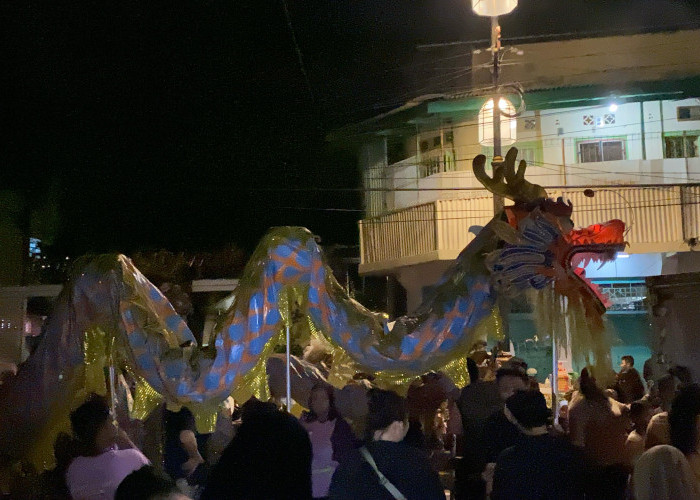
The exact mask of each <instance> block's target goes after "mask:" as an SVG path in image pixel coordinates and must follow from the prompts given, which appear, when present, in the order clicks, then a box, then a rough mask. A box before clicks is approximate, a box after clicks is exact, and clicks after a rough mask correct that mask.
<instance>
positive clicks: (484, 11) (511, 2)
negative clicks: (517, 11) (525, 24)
mask: <svg viewBox="0 0 700 500" xmlns="http://www.w3.org/2000/svg"><path fill="white" fill-rule="evenodd" d="M517 6H518V0H472V9H473V10H474V12H476V13H477V14H478V15H480V16H488V17H498V16H502V15H505V14H509V13H510V12H512V11H513V9H514V8H516V7H517Z"/></svg>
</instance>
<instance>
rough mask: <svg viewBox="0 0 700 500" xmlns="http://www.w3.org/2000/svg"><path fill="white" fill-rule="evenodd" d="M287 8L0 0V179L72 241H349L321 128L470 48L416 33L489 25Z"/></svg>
mask: <svg viewBox="0 0 700 500" xmlns="http://www.w3.org/2000/svg"><path fill="white" fill-rule="evenodd" d="M287 8H288V11H289V16H290V20H291V25H292V27H293V35H294V37H296V42H297V43H296V45H295V43H294V38H293V36H292V31H290V27H289V24H288V20H287V18H286V16H285V4H284V3H283V2H282V1H274V0H255V1H252V0H248V1H243V2H241V1H235V0H226V1H214V0H190V1H187V2H185V1H180V0H177V1H174V2H165V1H162V0H148V1H145V0H139V1H135V0H120V1H117V2H96V1H86V0H70V1H65V0H36V1H35V0H31V1H29V0H14V1H6V2H3V6H2V7H1V9H2V11H1V12H0V19H2V21H0V33H1V34H0V37H2V38H1V39H2V46H1V47H0V58H1V59H0V64H1V65H2V66H1V73H2V75H1V76H0V81H1V82H2V88H1V93H0V104H1V108H0V121H1V122H0V123H2V142H1V144H2V149H1V150H0V152H1V155H2V156H1V158H0V162H1V163H0V190H3V189H11V190H14V191H16V192H19V193H21V194H22V195H23V196H24V197H25V199H26V201H27V203H28V204H29V205H28V206H30V207H36V208H41V207H43V206H46V205H47V204H49V205H53V206H55V207H57V208H58V212H59V214H60V217H59V220H60V223H59V224H58V225H56V226H55V227H53V228H52V229H53V230H52V231H49V232H47V238H48V239H49V240H52V239H53V248H54V251H55V252H58V253H67V254H70V255H77V254H82V253H86V252H103V251H120V252H133V251H136V250H148V249H158V248H166V249H169V250H174V251H175V250H182V249H188V250H207V249H214V248H218V247H221V246H224V245H228V244H237V245H240V246H242V247H244V248H246V249H251V248H252V247H253V246H254V245H255V243H256V242H257V241H258V239H259V238H260V237H261V235H262V234H263V233H264V232H265V231H266V230H267V228H268V227H270V226H272V225H302V226H307V227H309V228H310V229H311V230H312V231H314V232H315V233H317V234H319V235H320V236H321V237H322V240H323V242H324V243H346V244H352V243H355V242H356V241H357V239H358V236H357V225H356V221H357V219H359V218H360V215H361V213H360V212H359V211H357V210H358V209H359V208H360V207H361V192H360V190H359V187H360V176H359V172H358V171H357V167H356V164H355V160H354V159H353V158H352V157H351V156H350V155H349V154H348V153H345V152H342V151H334V150H332V149H331V148H328V147H327V145H326V144H325V141H324V137H325V135H326V134H327V133H328V132H329V131H331V130H333V129H334V128H337V127H338V126H340V125H343V124H346V123H350V122H355V121H359V120H361V119H364V118H367V117H370V116H373V115H376V114H379V113H381V112H384V111H387V110H389V109H391V108H393V107H396V106H399V105H401V104H403V103H404V102H405V101H407V100H409V99H410V98H412V97H415V96H417V95H421V94H426V93H430V92H432V91H437V90H440V89H444V88H445V87H446V86H449V85H451V84H453V83H454V82H455V81H456V82H460V81H461V80H460V78H459V77H460V76H463V75H464V73H463V71H464V69H465V68H466V64H467V63H468V50H469V46H468V45H466V44H465V45H462V46H452V47H450V48H447V49H445V48H435V49H419V48H418V46H419V45H422V44H434V43H442V42H455V41H470V40H480V39H486V38H488V37H489V21H488V20H487V19H483V18H479V17H477V16H476V15H474V14H472V13H471V8H470V4H469V2H467V1H466V0H424V1H420V0H324V1H320V0H287ZM501 24H502V27H503V33H504V38H505V39H508V38H510V37H523V36H533V35H545V34H560V33H569V32H575V33H579V34H583V33H591V32H601V33H605V34H613V33H616V32H621V31H630V32H640V31H651V30H659V29H663V28H676V27H686V28H689V27H695V28H698V27H700V2H698V1H697V0H685V1H681V0H643V1H642V0H638V1H631V0H615V1H610V0H608V1H603V0H600V1H597V0H567V1H561V0H520V5H519V7H518V9H517V10H516V11H514V12H513V13H512V14H511V15H509V16H507V17H505V18H503V19H502V21H501ZM516 42H517V40H516ZM297 48H298V50H297ZM695 49H696V48H695V47H693V48H689V50H695ZM448 51H449V56H446V55H445V54H447V53H448ZM462 55H463V57H462ZM300 56H301V58H302V60H303V69H302V66H301V65H300V61H299V58H300ZM460 72H462V73H460ZM0 208H6V207H0ZM49 233H51V234H49ZM52 237H53V238H52Z"/></svg>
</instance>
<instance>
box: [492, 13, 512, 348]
mask: <svg viewBox="0 0 700 500" xmlns="http://www.w3.org/2000/svg"><path fill="white" fill-rule="evenodd" d="M491 52H492V54H493V67H492V69H491V76H492V81H493V88H494V89H495V92H496V94H495V96H494V99H493V161H492V164H493V167H494V171H495V169H496V166H498V165H500V164H502V163H503V156H502V154H503V153H502V152H501V96H500V92H499V81H498V79H499V76H500V75H499V73H500V58H501V27H500V26H499V24H498V16H493V17H491ZM504 207H505V200H504V198H503V196H501V195H499V194H495V193H494V195H493V213H494V215H498V214H500V213H501V212H502V211H503V208H504ZM497 303H498V310H499V311H500V313H501V331H502V332H503V341H502V346H501V349H502V350H504V351H509V350H510V318H509V314H510V300H509V299H508V297H506V295H505V294H503V293H501V294H498V300H497Z"/></svg>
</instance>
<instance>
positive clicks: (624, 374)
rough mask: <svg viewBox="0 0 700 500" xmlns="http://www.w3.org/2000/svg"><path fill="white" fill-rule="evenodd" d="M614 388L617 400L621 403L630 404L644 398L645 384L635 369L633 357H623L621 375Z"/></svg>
mask: <svg viewBox="0 0 700 500" xmlns="http://www.w3.org/2000/svg"><path fill="white" fill-rule="evenodd" d="M613 388H614V389H615V392H617V400H618V401H619V402H620V403H624V404H630V403H631V402H632V401H637V400H639V399H642V397H644V392H645V391H644V382H642V377H641V375H639V372H638V371H637V370H636V368H635V367H634V358H633V357H632V356H622V361H621V363H620V373H618V374H617V381H616V383H615V386H614V387H613Z"/></svg>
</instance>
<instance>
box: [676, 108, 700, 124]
mask: <svg viewBox="0 0 700 500" xmlns="http://www.w3.org/2000/svg"><path fill="white" fill-rule="evenodd" d="M676 117H677V118H678V121H679V122H682V121H688V120H700V106H678V107H677V108H676Z"/></svg>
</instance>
